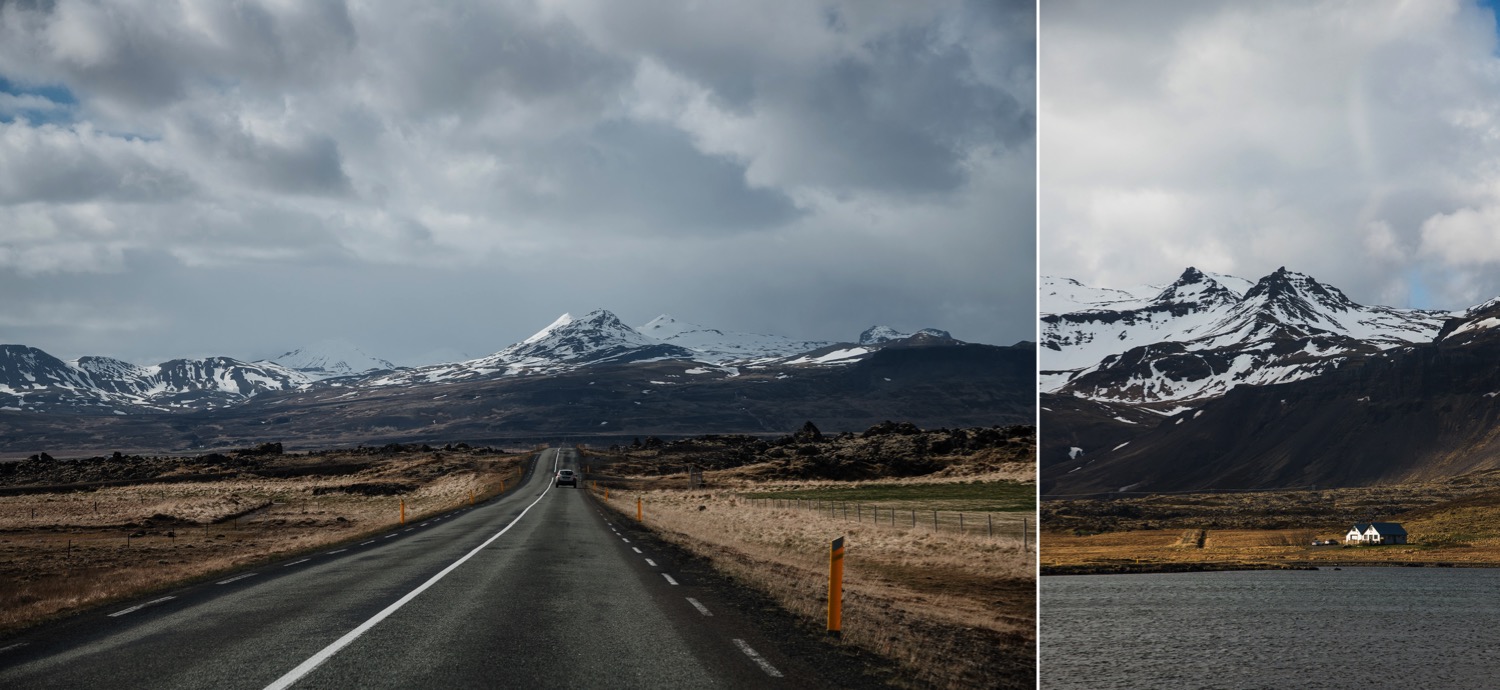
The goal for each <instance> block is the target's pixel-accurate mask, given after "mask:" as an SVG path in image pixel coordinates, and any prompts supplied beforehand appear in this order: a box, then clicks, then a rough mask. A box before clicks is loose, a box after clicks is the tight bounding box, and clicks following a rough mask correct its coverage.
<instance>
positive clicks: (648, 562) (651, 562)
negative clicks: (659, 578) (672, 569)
mask: <svg viewBox="0 0 1500 690" xmlns="http://www.w3.org/2000/svg"><path fill="white" fill-rule="evenodd" d="M646 565H649V566H651V567H653V568H655V567H656V561H653V560H651V559H649V558H647V559H646Z"/></svg>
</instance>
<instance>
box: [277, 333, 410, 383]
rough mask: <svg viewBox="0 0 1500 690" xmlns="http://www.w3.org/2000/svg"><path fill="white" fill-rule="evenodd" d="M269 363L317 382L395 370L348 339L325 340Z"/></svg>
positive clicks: (390, 364)
mask: <svg viewBox="0 0 1500 690" xmlns="http://www.w3.org/2000/svg"><path fill="white" fill-rule="evenodd" d="M267 361H269V362H271V363H274V364H279V365H281V366H283V367H286V368H288V369H295V370H297V371H300V372H303V373H305V374H308V375H309V376H311V377H313V378H314V379H323V378H329V377H333V376H349V375H351V374H360V373H364V372H367V371H373V370H384V369H395V368H396V365H395V364H392V363H391V362H390V361H389V360H385V359H381V358H379V357H374V356H371V355H369V354H367V353H365V351H364V350H361V349H360V348H359V347H358V346H356V345H354V344H353V343H350V342H349V341H347V340H322V341H319V342H317V343H314V344H312V345H309V346H306V347H300V348H297V349H295V350H292V351H290V352H284V353H282V354H280V355H277V356H276V357H272V358H271V359H269V360H267Z"/></svg>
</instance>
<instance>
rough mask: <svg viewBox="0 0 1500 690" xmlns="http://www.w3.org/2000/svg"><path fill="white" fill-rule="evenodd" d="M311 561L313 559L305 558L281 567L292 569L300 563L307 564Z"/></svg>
mask: <svg viewBox="0 0 1500 690" xmlns="http://www.w3.org/2000/svg"><path fill="white" fill-rule="evenodd" d="M310 560H312V559H311V558H304V559H302V560H300V561H292V562H291V563H288V564H286V565H284V566H281V567H283V568H290V567H292V566H294V565H297V564H298V563H306V562H308V561H310Z"/></svg>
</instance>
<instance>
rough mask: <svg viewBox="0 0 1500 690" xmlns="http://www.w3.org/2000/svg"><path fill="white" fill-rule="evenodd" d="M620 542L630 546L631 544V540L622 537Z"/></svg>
mask: <svg viewBox="0 0 1500 690" xmlns="http://www.w3.org/2000/svg"><path fill="white" fill-rule="evenodd" d="M620 541H623V542H625V543H626V544H629V543H630V540H629V539H626V538H625V537H620Z"/></svg>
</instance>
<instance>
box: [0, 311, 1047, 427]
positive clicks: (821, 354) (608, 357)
mask: <svg viewBox="0 0 1500 690" xmlns="http://www.w3.org/2000/svg"><path fill="white" fill-rule="evenodd" d="M1034 362H1035V348H1034V345H1033V344H1031V343H1029V342H1025V343H1020V344H1017V345H1015V346H1010V347H997V346H992V345H982V344H974V343H964V342H961V341H958V340H955V339H953V338H952V337H951V336H950V335H949V334H948V333H946V332H944V331H939V330H935V329H924V330H921V331H918V332H916V333H903V332H899V331H896V330H894V329H890V328H888V327H883V326H877V327H873V328H871V329H869V330H867V331H865V332H864V333H863V334H861V336H860V338H859V339H858V341H857V342H848V343H829V342H821V341H808V340H795V339H791V338H785V337H781V336H771V335H757V334H746V333H735V332H732V331H723V330H718V329H712V328H707V327H703V326H699V325H696V324H692V323H688V322H685V321H680V320H677V319H674V318H672V317H670V316H666V315H663V316H660V317H657V318H656V319H653V320H652V321H651V322H649V323H647V324H646V325H644V326H642V327H640V328H632V327H630V326H628V325H626V324H625V323H624V322H622V321H621V320H620V319H619V318H618V317H616V316H615V315H614V314H613V313H611V312H609V311H606V310H596V311H592V312H589V313H587V314H584V315H582V316H579V317H574V316H572V315H570V314H564V315H563V316H561V317H559V318H558V319H557V320H555V321H554V322H553V323H551V324H549V325H548V326H547V327H545V328H543V329H541V330H540V331H538V332H537V333H536V334H534V335H532V336H531V337H529V338H526V339H525V340H522V341H521V342H518V343H515V344H512V345H510V346H508V347H505V348H503V349H501V350H499V351H497V352H495V353H493V354H490V355H487V356H484V357H479V358H476V359H470V360H465V361H459V362H449V363H442V364H434V365H428V366H420V367H397V366H395V365H393V364H392V363H391V362H389V361H387V360H383V359H380V358H378V357H374V356H371V355H369V354H367V353H365V352H363V351H361V350H360V349H359V348H357V347H354V346H353V345H350V344H349V343H345V342H342V341H327V342H323V343H318V344H316V345H313V346H309V347H307V348H301V349H298V350H293V351H290V352H287V353H285V354H283V355H280V356H278V357H275V358H271V359H267V360H261V361H254V362H246V361H242V360H237V359H233V358H229V357H210V358H205V359H180V360H173V361H170V362H164V363H162V364H158V365H155V366H138V365H135V364H131V363H128V362H123V361H120V360H116V359H110V358H104V357H82V358H80V359H78V360H75V361H71V362H65V361H62V360H60V359H58V358H56V357H53V356H51V355H49V354H47V353H46V352H43V351H41V350H38V349H36V348H33V347H27V346H24V345H0V450H5V449H28V448H31V449H35V448H38V447H41V446H47V447H52V448H62V447H67V448H74V449H94V448H98V449H106V448H118V447H130V448H136V449H141V450H187V449H197V448H207V447H216V446H224V445H233V444H237V443H242V442H259V441H262V440H286V441H290V442H291V443H293V445H296V444H297V443H303V444H310V443H325V444H326V443H347V442H372V441H375V440H386V441H412V440H426V439H431V440H437V441H445V442H446V441H453V440H471V441H475V440H487V439H505V438H520V437H528V435H535V434H547V435H557V434H572V435H577V434H589V435H595V436H598V435H614V434H624V433H631V434H637V433H641V434H644V433H663V434H668V433H676V432H679V431H680V432H682V433H702V432H766V433H773V432H780V433H784V432H786V431H787V429H788V428H790V427H789V426H788V425H792V426H795V425H797V424H800V423H801V422H803V421H805V420H807V419H817V420H818V423H819V425H820V426H822V427H823V428H825V429H831V430H838V429H847V430H860V429H863V428H865V427H867V426H870V425H873V424H875V423H879V422H881V421H883V420H885V419H901V420H903V421H913V422H917V423H923V424H926V425H929V426H943V425H976V424H979V425H990V424H1013V423H1026V422H1028V421H1029V420H1030V419H1032V414H1033V413H1032V410H1034V409H1035V408H1034V400H1033V399H1030V393H1031V390H1032V384H1031V381H1032V372H1034V368H1033V367H1034ZM974 367H980V368H983V369H985V370H984V371H980V372H974V371H973V368H974ZM877 373H878V374H879V375H878V376H877V375H876V374H877Z"/></svg>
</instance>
